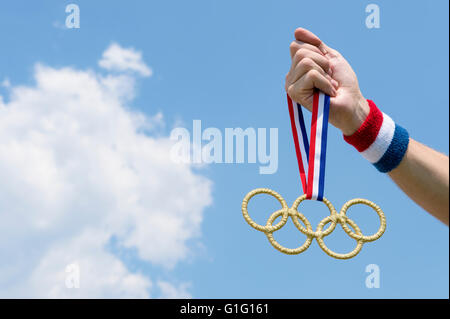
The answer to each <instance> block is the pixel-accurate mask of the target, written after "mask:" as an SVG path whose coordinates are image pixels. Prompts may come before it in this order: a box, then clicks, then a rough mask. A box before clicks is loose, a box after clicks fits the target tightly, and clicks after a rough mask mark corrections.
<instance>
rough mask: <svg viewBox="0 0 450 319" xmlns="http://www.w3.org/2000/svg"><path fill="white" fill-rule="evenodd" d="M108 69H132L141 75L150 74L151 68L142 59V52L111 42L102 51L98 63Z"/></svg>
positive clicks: (121, 70)
mask: <svg viewBox="0 0 450 319" xmlns="http://www.w3.org/2000/svg"><path fill="white" fill-rule="evenodd" d="M98 64H99V65H100V66H101V67H102V68H104V69H106V70H109V71H120V72H123V71H133V72H136V73H138V74H140V75H142V76H151V75H152V70H151V69H150V68H149V67H148V66H147V65H146V64H145V63H144V61H142V53H141V52H139V51H136V50H134V49H133V48H129V49H125V48H122V47H121V46H120V45H118V44H117V43H113V44H111V45H110V46H109V48H108V49H106V51H105V52H103V56H102V59H101V60H100V61H99V63H98Z"/></svg>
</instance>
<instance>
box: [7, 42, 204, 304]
mask: <svg viewBox="0 0 450 319" xmlns="http://www.w3.org/2000/svg"><path fill="white" fill-rule="evenodd" d="M112 47H114V46H112ZM114 50H116V49H113V50H112V52H114ZM120 50H122V49H120ZM120 50H119V52H120ZM106 52H110V53H108V54H106ZM106 52H105V54H104V55H103V57H104V58H103V60H102V61H110V62H111V61H114V59H115V58H111V56H114V54H111V47H110V48H109V49H108V50H107V51H106ZM132 52H134V51H132ZM105 56H106V60H105ZM137 56H138V57H139V59H137V60H135V62H136V63H135V64H136V66H135V67H132V66H129V67H128V69H133V68H134V70H136V71H138V70H140V71H139V72H140V73H141V74H142V73H143V72H144V71H143V70H146V69H141V67H142V65H144V66H145V64H143V62H142V61H141V59H140V54H138V55H137ZM108 57H109V58H108ZM131 60H133V59H131ZM119 61H120V59H119ZM125 61H129V59H125ZM111 63H112V62H111ZM119 64H120V63H119ZM107 65H108V64H107ZM109 65H110V66H111V65H115V64H114V63H112V64H109ZM131 65H133V63H131ZM109 69H117V70H118V68H117V67H110V68H109ZM144 73H145V72H144ZM147 74H148V72H147ZM35 79H36V84H35V86H12V87H11V88H10V92H11V95H10V98H9V100H8V102H7V103H6V104H5V102H4V101H3V99H2V97H1V96H0V221H1V222H0V260H1V263H0V297H21V296H22V297H148V296H151V297H158V296H166V297H170V296H189V293H188V286H187V285H186V284H178V285H174V284H171V283H170V282H168V281H164V280H161V279H160V278H152V276H151V274H141V273H134V272H132V271H130V270H129V269H127V267H126V266H125V264H124V263H123V262H122V261H121V260H120V259H119V258H118V257H117V256H115V255H114V254H113V253H111V252H110V251H109V250H108V249H107V248H106V246H107V245H108V242H109V240H110V239H111V237H112V236H114V237H115V238H116V239H117V240H118V243H119V245H121V246H123V247H126V248H133V249H135V251H136V252H137V254H138V256H139V257H140V258H141V259H142V260H144V261H147V262H150V263H153V264H154V265H159V266H160V267H162V268H165V269H167V270H169V271H170V269H171V268H172V267H173V266H174V265H175V264H177V263H178V262H180V261H182V260H183V259H185V258H187V257H189V256H191V255H192V251H191V249H190V247H189V246H188V244H187V241H188V240H191V239H193V238H198V237H199V235H200V227H201V223H202V216H203V212H204V209H205V207H206V206H207V205H209V204H210V203H211V195H210V193H211V182H210V181H209V180H207V179H206V178H204V177H202V176H199V175H197V174H195V173H194V172H193V171H192V169H191V167H190V166H189V165H180V164H173V163H172V162H171V161H170V147H171V145H172V143H173V142H172V141H170V140H169V138H168V137H152V136H149V135H146V134H144V133H142V131H148V129H149V128H153V129H157V128H158V127H160V126H161V125H163V116H162V114H161V113H158V114H156V115H155V116H153V117H150V116H146V115H144V114H141V113H139V112H136V111H130V110H129V108H128V107H127V108H125V106H124V105H125V104H126V105H129V104H130V102H131V101H132V99H133V97H134V95H135V92H134V88H135V79H134V77H132V76H131V75H130V74H115V75H111V74H109V75H106V76H101V75H99V74H97V73H95V72H94V71H87V70H77V69H73V68H62V69H54V68H51V67H48V66H43V65H37V66H36V68H35ZM74 261H77V263H79V267H80V288H79V289H68V288H66V286H65V277H66V276H67V274H66V273H65V268H66V266H67V265H68V264H70V263H72V262H74ZM155 280H156V281H157V282H158V283H157V284H156V285H155V284H154V281H155Z"/></svg>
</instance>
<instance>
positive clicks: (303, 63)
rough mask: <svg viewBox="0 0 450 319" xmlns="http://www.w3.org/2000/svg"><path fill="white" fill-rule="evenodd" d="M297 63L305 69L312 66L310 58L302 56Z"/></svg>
mask: <svg viewBox="0 0 450 319" xmlns="http://www.w3.org/2000/svg"><path fill="white" fill-rule="evenodd" d="M299 65H300V66H302V67H304V68H306V69H311V68H313V67H314V61H313V60H311V59H310V58H304V59H302V60H301V61H300V62H299Z"/></svg>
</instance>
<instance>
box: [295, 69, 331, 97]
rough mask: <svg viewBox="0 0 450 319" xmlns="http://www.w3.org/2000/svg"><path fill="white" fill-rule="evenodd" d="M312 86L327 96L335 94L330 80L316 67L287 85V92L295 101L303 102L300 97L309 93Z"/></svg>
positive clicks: (312, 88)
mask: <svg viewBox="0 0 450 319" xmlns="http://www.w3.org/2000/svg"><path fill="white" fill-rule="evenodd" d="M314 88H317V89H319V90H320V91H322V92H324V93H326V94H328V95H329V96H336V90H335V88H334V87H333V85H332V84H331V82H330V81H329V80H328V79H327V78H326V77H325V76H324V75H323V74H322V73H320V71H318V70H316V69H312V70H310V71H308V72H307V73H306V74H305V75H304V76H302V77H301V78H300V79H298V80H297V81H296V82H294V83H293V84H291V85H289V86H288V88H287V92H288V94H289V96H290V97H291V98H293V99H294V100H295V101H297V102H300V103H303V101H302V97H304V96H308V95H311V94H310V92H312V91H313V90H314Z"/></svg>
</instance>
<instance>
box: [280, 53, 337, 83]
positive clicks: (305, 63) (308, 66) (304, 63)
mask: <svg viewBox="0 0 450 319" xmlns="http://www.w3.org/2000/svg"><path fill="white" fill-rule="evenodd" d="M311 70H316V71H317V72H319V73H320V74H322V75H323V76H324V77H326V78H327V79H328V80H329V81H331V77H330V76H329V75H328V74H327V73H325V71H324V69H323V68H322V67H321V66H320V65H318V64H317V63H316V62H314V60H312V59H310V58H304V59H302V60H301V61H300V62H299V63H297V64H296V65H294V64H293V65H292V68H291V70H290V71H289V73H288V74H287V76H286V83H287V84H290V83H294V82H296V81H297V80H298V79H300V78H301V77H303V76H304V75H305V74H306V73H308V72H309V71H311Z"/></svg>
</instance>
